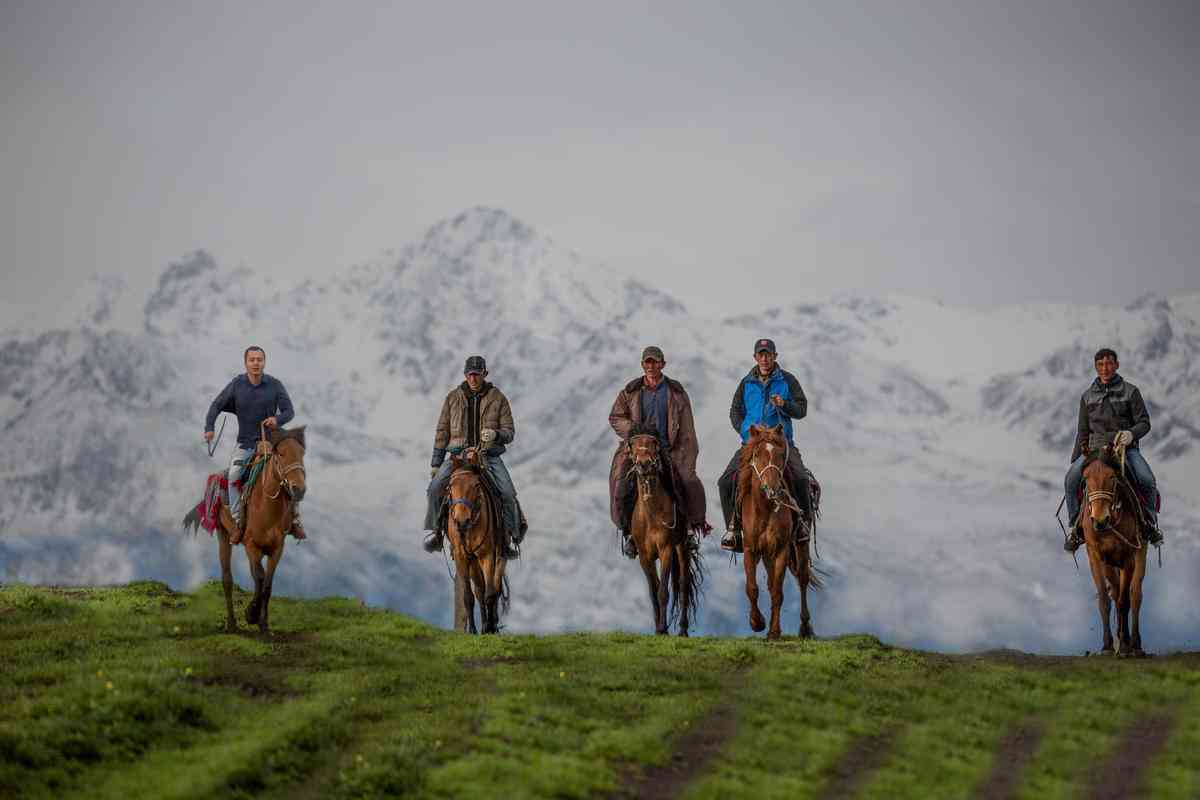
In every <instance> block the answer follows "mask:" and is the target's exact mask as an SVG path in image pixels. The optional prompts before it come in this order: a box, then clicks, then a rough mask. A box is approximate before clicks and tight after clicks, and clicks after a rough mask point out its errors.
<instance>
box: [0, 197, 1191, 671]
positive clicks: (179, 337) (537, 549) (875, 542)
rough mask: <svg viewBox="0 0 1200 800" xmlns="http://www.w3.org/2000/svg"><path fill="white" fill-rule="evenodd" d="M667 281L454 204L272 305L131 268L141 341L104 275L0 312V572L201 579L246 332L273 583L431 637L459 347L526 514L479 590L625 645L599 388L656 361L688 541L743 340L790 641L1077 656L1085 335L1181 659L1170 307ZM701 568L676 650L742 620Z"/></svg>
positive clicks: (1184, 624) (1183, 526) (1093, 636)
mask: <svg viewBox="0 0 1200 800" xmlns="http://www.w3.org/2000/svg"><path fill="white" fill-rule="evenodd" d="M670 290H671V287H655V286H651V285H649V284H648V283H645V282H639V281H635V280H631V279H626V278H622V277H619V276H617V275H615V274H613V273H612V272H611V271H609V270H607V269H606V268H604V267H603V266H602V265H598V264H594V263H590V262H588V261H587V260H586V259H585V258H584V257H582V256H579V255H577V254H576V253H574V252H572V251H570V250H568V249H565V248H563V247H561V246H559V245H557V244H556V243H555V242H553V241H552V240H550V239H548V238H547V237H545V236H542V235H539V234H538V233H537V232H536V231H534V230H533V229H532V228H530V227H529V226H527V225H525V224H523V223H522V222H520V221H518V220H515V219H513V218H512V217H511V216H509V215H508V214H506V213H504V212H503V211H499V210H495V209H484V208H477V209H473V210H470V211H467V212H464V213H463V214H460V215H458V216H457V217H454V218H453V219H449V220H446V221H443V222H440V223H438V224H437V225H435V226H433V227H432V228H430V229H429V231H428V232H427V233H426V235H425V236H424V237H423V238H422V239H421V241H419V242H416V243H414V244H412V245H411V246H409V247H407V248H405V249H404V250H403V251H402V252H401V253H400V254H399V256H398V257H397V258H395V259H394V260H392V261H390V262H386V263H385V262H377V263H367V264H363V265H359V266H356V267H354V268H351V269H347V270H345V271H342V272H338V273H335V274H331V275H330V276H329V277H328V279H326V280H323V281H305V282H301V283H297V284H294V285H280V284H276V283H272V282H270V281H267V280H264V279H263V278H261V277H259V276H257V275H256V274H255V273H254V272H252V271H251V270H248V269H226V268H222V267H221V265H219V264H217V263H215V261H214V260H213V259H212V258H211V257H210V256H209V255H208V254H206V253H204V252H198V253H194V254H192V255H190V256H188V257H187V258H185V259H182V260H181V261H179V262H177V263H174V264H171V265H170V266H168V267H167V268H166V269H165V270H164V271H163V273H162V275H161V277H160V280H159V283H158V286H157V287H156V288H155V289H154V291H153V292H151V293H150V295H149V296H148V297H147V299H146V301H145V305H144V326H143V330H142V331H141V332H135V333H130V332H127V331H125V332H123V331H120V330H117V329H115V328H112V327H110V326H109V320H110V317H111V314H110V313H109V312H108V311H107V310H106V309H110V308H111V307H112V306H113V304H114V303H115V302H116V300H117V297H118V296H119V294H120V292H121V291H122V285H121V284H120V282H119V281H116V280H114V279H112V278H103V279H101V280H100V281H99V282H98V283H96V284H95V285H94V287H93V291H92V292H91V296H90V297H88V298H84V302H75V303H73V304H72V305H71V308H72V309H80V310H70V311H69V312H68V311H67V310H66V309H64V311H63V314H62V316H61V317H56V320H55V321H54V322H53V323H51V324H41V325H39V324H37V321H36V320H29V319H23V320H21V319H6V320H5V321H4V323H3V324H0V331H3V332H4V333H2V334H0V429H2V430H3V432H4V442H5V445H6V446H5V447H4V448H3V450H2V451H0V575H2V576H3V577H4V578H5V579H8V580H26V581H56V582H102V581H114V580H126V579H131V578H134V577H157V578H163V579H167V580H169V581H171V582H172V583H174V584H177V585H190V584H193V583H195V582H197V581H200V580H203V579H204V578H206V577H209V576H213V575H215V574H216V571H217V567H216V558H215V546H214V545H213V544H212V543H211V542H210V541H209V540H207V538H202V539H191V538H187V537H183V536H181V535H179V534H178V527H177V524H178V520H179V518H180V517H181V516H182V514H183V512H184V511H185V510H186V508H187V507H188V506H189V505H191V504H193V503H194V502H195V501H196V499H197V496H198V493H199V490H200V488H201V484H202V481H203V477H204V474H205V473H206V471H208V470H209V469H211V468H215V467H216V466H218V464H219V462H216V461H209V460H208V459H207V458H206V456H205V454H204V450H203V448H202V444H201V438H200V433H201V430H202V423H203V418H204V413H205V411H206V410H207V407H208V404H209V402H210V401H211V399H212V397H213V396H214V395H215V394H216V393H217V392H218V391H219V390H220V388H221V386H223V385H224V383H225V382H226V381H228V380H229V378H230V377H232V376H233V375H234V374H236V373H237V372H239V371H240V367H241V363H240V362H241V354H242V350H243V349H244V348H245V347H246V346H247V345H248V344H251V343H254V344H259V345H261V346H263V347H264V348H265V349H266V351H267V354H268V361H267V370H268V372H270V373H272V374H274V375H276V376H277V377H279V378H281V379H282V380H283V381H284V382H285V383H286V384H287V386H288V388H289V391H290V392H291V394H292V397H293V399H294V400H295V402H296V406H297V410H298V414H297V419H296V423H295V424H303V423H308V424H309V426H310V428H309V430H310V435H309V453H308V462H309V485H310V490H309V495H308V498H307V499H306V501H305V506H306V513H307V518H308V525H309V528H310V530H311V531H312V533H313V536H312V538H311V539H310V541H308V542H305V543H303V544H301V545H298V546H294V547H290V548H289V550H288V554H287V557H286V558H285V562H284V566H283V567H282V569H281V571H280V575H279V578H278V580H279V586H278V590H279V591H280V592H284V593H298V594H323V593H342V594H354V595H357V596H359V597H362V598H364V599H365V600H366V601H367V602H369V603H376V604H385V605H388V606H391V607H394V608H398V609H401V610H404V611H408V612H412V613H417V614H419V615H422V616H424V617H426V618H429V619H431V620H433V621H435V622H439V623H442V624H445V623H447V622H448V621H449V617H450V610H449V583H448V578H447V575H446V567H445V564H444V563H443V561H442V560H441V559H439V558H431V557H428V556H426V555H425V554H424V553H423V552H421V550H420V549H419V541H420V531H419V527H420V525H419V523H420V519H421V514H422V509H423V503H424V489H425V483H426V480H427V477H428V463H429V454H430V446H431V443H432V431H433V425H434V422H435V420H436V416H437V413H438V411H439V409H440V404H441V400H442V398H443V397H444V396H445V393H446V392H447V391H448V390H449V389H450V388H451V387H452V386H454V385H455V384H457V382H458V381H460V380H461V369H462V362H463V359H464V358H465V357H466V356H467V355H469V354H472V353H482V354H484V355H485V356H486V357H487V358H488V363H489V366H490V368H491V372H492V375H491V377H492V379H493V380H494V381H495V382H496V383H497V385H499V386H500V387H501V388H503V389H504V391H505V392H506V394H508V396H509V397H510V399H511V400H512V403H513V407H514V412H515V414H516V421H517V437H516V441H515V442H514V444H513V446H512V447H511V449H510V453H509V455H508V456H507V457H506V460H507V462H508V463H509V465H510V468H511V469H512V471H513V474H514V478H515V480H516V482H517V485H518V488H519V489H520V491H521V496H522V501H523V503H524V504H525V507H526V512H527V514H528V516H529V518H530V521H531V533H530V535H529V539H528V544H527V546H526V548H525V558H523V559H522V561H521V562H520V563H519V564H518V565H516V566H514V568H513V569H512V570H511V573H510V575H511V578H512V583H513V587H514V592H513V594H514V603H513V611H512V614H511V616H510V618H509V625H510V627H511V628H512V629H516V630H534V631H547V630H563V629H580V628H613V627H619V628H629V629H634V630H644V629H647V628H648V625H647V621H648V611H647V609H646V608H645V601H644V595H645V590H644V586H643V584H642V578H641V576H640V571H639V570H638V569H637V568H636V567H635V566H634V565H633V564H631V563H630V562H627V561H625V560H624V559H623V558H621V557H620V556H619V554H618V553H617V550H616V545H615V536H614V532H613V531H612V529H611V525H610V524H609V522H608V515H607V482H606V479H607V469H608V463H609V459H610V457H611V455H612V451H613V448H614V447H615V445H616V438H615V436H614V435H613V434H612V432H611V430H610V429H609V427H608V424H607V416H608V410H609V407H610V405H611V403H612V400H613V397H614V395H615V393H616V392H617V390H618V389H619V388H620V387H621V386H623V385H624V384H625V383H626V382H627V381H628V380H630V379H631V378H633V377H635V376H636V375H638V374H639V372H640V370H639V367H638V363H637V362H638V357H639V355H640V352H641V348H642V347H643V346H644V345H646V344H651V343H653V344H658V345H660V346H661V347H662V348H663V349H664V350H665V351H666V354H667V359H668V365H667V370H666V371H667V373H668V374H669V375H671V376H672V377H674V378H677V379H679V380H681V381H682V382H683V383H684V384H685V385H686V386H687V387H688V390H689V392H690V394H691V396H692V401H693V404H694V406H695V408H696V413H697V427H698V430H699V434H700V440H701V447H702V450H701V458H700V465H699V469H700V474H701V477H702V478H703V479H704V480H705V484H706V486H707V487H708V489H709V509H710V512H709V516H710V520H711V521H712V522H713V523H714V524H717V523H718V521H719V518H720V511H719V504H718V501H717V495H716V486H715V482H716V478H717V476H718V474H719V472H720V470H721V469H722V468H723V467H724V465H725V463H726V462H727V461H728V459H729V457H730V455H731V454H732V452H733V449H734V448H735V447H736V445H737V438H736V434H735V433H734V432H733V431H732V429H731V428H730V426H729V423H728V417H727V412H728V403H729V400H730V397H731V395H732V393H733V390H734V387H735V386H736V384H737V381H738V380H739V379H740V378H741V376H742V375H744V374H745V372H746V370H747V369H749V367H750V366H751V363H752V359H751V356H750V352H749V351H750V349H751V347H752V343H753V342H754V341H755V339H757V338H759V337H761V336H771V337H772V338H774V339H775V340H776V341H777V343H778V344H779V347H780V351H781V357H780V361H781V363H782V364H783V365H784V366H785V367H786V368H787V369H789V370H791V371H793V372H795V373H796V375H797V376H798V377H799V379H800V381H801V383H802V384H803V385H804V388H805V390H806V392H807V393H808V395H809V398H810V416H809V418H808V419H806V420H804V421H803V422H801V423H800V424H799V425H798V427H797V430H798V437H799V442H800V446H801V449H802V450H803V451H804V452H805V457H806V460H807V461H808V462H809V464H810V466H811V467H813V469H814V470H815V471H816V472H817V475H818V477H819V478H820V479H821V481H822V483H823V485H824V488H825V516H824V519H823V524H822V527H821V529H820V533H821V536H820V540H819V546H820V551H821V554H822V556H823V557H824V558H823V561H822V564H823V566H824V568H825V569H826V570H827V571H828V572H829V573H830V580H829V582H828V583H829V586H828V589H827V590H826V591H825V592H823V593H821V595H820V596H818V598H817V599H816V600H815V601H814V607H815V613H816V623H817V626H818V632H819V633H822V634H834V633H839V632H848V631H860V630H869V631H873V632H877V633H879V634H880V635H882V636H884V637H886V638H888V639H890V640H893V641H897V642H901V643H907V644H919V645H928V646H938V647H946V648H954V649H968V648H978V647H992V646H1015V647H1023V648H1026V649H1038V650H1044V651H1068V650H1074V649H1083V648H1085V647H1092V646H1094V645H1095V641H1096V640H1097V639H1098V634H1097V633H1096V627H1097V626H1096V621H1095V618H1094V612H1093V609H1094V604H1093V603H1092V602H1091V592H1092V590H1091V587H1090V579H1089V578H1088V576H1087V574H1086V570H1084V571H1080V572H1076V570H1075V569H1074V566H1073V564H1072V562H1071V559H1070V558H1069V557H1068V556H1065V555H1064V554H1063V553H1062V551H1061V549H1060V543H1061V535H1060V533H1059V531H1058V526H1057V525H1056V524H1055V523H1054V521H1053V512H1054V507H1055V506H1056V504H1057V501H1058V498H1059V496H1060V494H1061V488H1060V487H1061V478H1062V473H1063V471H1064V470H1065V467H1066V463H1065V462H1066V459H1067V456H1068V454H1069V449H1070V438H1071V436H1072V434H1073V431H1074V424H1075V414H1076V411H1077V403H1078V397H1079V394H1080V392H1081V391H1082V390H1083V389H1084V388H1085V387H1086V385H1087V383H1088V382H1089V381H1090V380H1091V375H1092V373H1091V364H1090V361H1091V354H1092V353H1093V352H1094V351H1095V349H1096V348H1097V347H1099V346H1101V345H1108V346H1112V347H1114V348H1116V349H1117V350H1118V351H1119V352H1120V353H1121V355H1122V359H1123V368H1122V372H1123V374H1125V375H1126V377H1127V378H1128V379H1129V380H1131V381H1133V382H1134V383H1137V384H1138V385H1139V386H1141V387H1142V390H1143V393H1144V394H1145V395H1146V397H1147V400H1148V402H1149V404H1150V407H1151V411H1152V415H1153V422H1154V430H1153V431H1152V433H1151V435H1150V437H1149V438H1148V439H1147V441H1146V443H1145V449H1146V452H1147V455H1148V457H1149V458H1150V461H1151V464H1152V466H1153V467H1154V468H1155V470H1156V472H1157V474H1158V476H1159V480H1160V484H1161V485H1162V488H1163V490H1164V493H1165V503H1166V511H1165V516H1164V527H1165V529H1166V531H1167V535H1168V538H1169V544H1168V548H1167V549H1166V550H1165V551H1164V568H1163V569H1162V570H1159V569H1157V568H1155V569H1154V570H1153V571H1152V572H1151V573H1150V575H1149V578H1148V580H1147V600H1146V613H1145V618H1146V621H1145V625H1144V630H1145V631H1146V632H1147V639H1148V641H1149V642H1150V643H1151V644H1152V646H1154V647H1158V648H1160V649H1161V648H1171V647H1184V646H1189V647H1190V646H1194V644H1195V642H1194V634H1195V631H1196V630H1197V627H1198V623H1200V617H1198V612H1197V611H1196V610H1195V609H1196V608H1197V607H1198V604H1197V602H1196V600H1197V599H1198V598H1197V594H1198V591H1197V588H1196V583H1197V582H1196V580H1195V576H1196V575H1197V574H1200V570H1198V569H1197V567H1200V548H1198V547H1197V543H1198V541H1200V540H1198V539H1197V536H1196V528H1197V522H1198V521H1200V504H1197V503H1196V502H1195V501H1194V500H1192V499H1191V498H1190V497H1188V496H1187V493H1188V492H1189V491H1190V490H1191V487H1192V486H1193V485H1194V482H1193V481H1191V480H1190V478H1191V476H1192V475H1194V474H1195V469H1196V467H1197V466H1200V451H1198V450H1197V449H1196V448H1195V447H1194V446H1193V445H1194V443H1195V441H1196V435H1197V432H1198V430H1200V393H1198V392H1197V389H1198V388H1200V366H1197V363H1198V360H1197V356H1198V355H1200V295H1191V296H1184V297H1175V298H1146V299H1144V300H1141V301H1139V302H1137V303H1135V304H1133V305H1131V306H1128V307H1126V308H1100V307H1069V306H1050V305H1043V306H1024V307H1008V308H1001V309H996V310H991V311H978V310H973V309H965V308H953V307H948V306H943V305H940V304H937V303H934V302H929V301H925V300H917V299H912V298H904V297H892V298H873V297H868V296H863V295H851V294H847V295H841V296H836V297H833V298H829V299H824V300H821V301H813V300H811V299H808V298H805V300H804V301H803V302H801V301H797V300H793V299H789V295H790V296H791V297H794V298H798V297H801V296H803V294H804V287H802V286H795V287H786V286H785V287H781V291H780V292H779V294H778V295H776V296H773V297H770V298H764V301H763V303H762V309H761V310H760V311H758V312H756V313H754V314H751V315H741V316H736V317H732V318H729V319H723V320H722V319H704V318H700V317H697V316H695V315H692V314H689V313H688V312H687V310H686V309H685V308H684V306H683V305H682V304H681V303H680V302H678V301H677V300H676V299H675V298H673V297H672V295H671V292H670ZM235 426H236V423H234V424H233V425H231V426H230V428H229V429H228V430H226V432H225V438H224V440H223V443H222V446H221V448H220V451H219V452H218V459H223V458H226V457H227V455H228V452H229V447H230V445H231V443H232V440H233V436H232V433H233V430H234V427H235ZM718 527H719V526H718ZM706 553H707V555H708V564H709V571H710V576H711V577H710V581H709V589H708V593H707V596H706V602H705V605H704V609H703V610H702V616H701V624H700V629H701V631H702V632H709V633H731V632H745V631H747V628H746V626H745V622H744V619H745V600H744V599H743V595H742V589H741V583H740V575H741V571H740V567H739V568H736V569H735V568H733V567H730V566H728V565H727V564H726V560H727V559H725V558H724V557H723V556H722V555H721V554H720V552H719V551H718V550H717V548H716V543H715V540H714V541H713V542H710V543H708V544H706ZM239 569H242V570H243V571H242V578H241V580H242V581H243V583H245V582H246V578H245V572H244V568H243V567H241V566H239ZM793 599H794V598H793ZM789 608H791V607H790V606H789ZM791 610H792V611H793V612H794V609H791ZM795 622H796V620H795V613H791V614H790V615H789V616H788V617H787V620H785V623H786V624H787V625H789V626H791V625H793V624H794V623H795Z"/></svg>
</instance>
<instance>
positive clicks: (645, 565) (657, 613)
mask: <svg viewBox="0 0 1200 800" xmlns="http://www.w3.org/2000/svg"><path fill="white" fill-rule="evenodd" d="M638 561H639V562H640V563H641V565H642V572H643V573H645V575H646V588H647V589H649V590H650V608H651V609H653V610H654V630H656V631H658V630H660V629H661V628H662V626H663V609H662V608H660V607H659V604H658V573H657V572H655V571H654V562H653V561H651V560H650V557H649V555H645V554H643V552H642V550H641V548H638Z"/></svg>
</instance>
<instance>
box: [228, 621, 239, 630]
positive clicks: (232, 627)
mask: <svg viewBox="0 0 1200 800" xmlns="http://www.w3.org/2000/svg"><path fill="white" fill-rule="evenodd" d="M225 632H226V633H237V632H238V626H237V623H236V622H234V621H233V620H229V622H226V623H225Z"/></svg>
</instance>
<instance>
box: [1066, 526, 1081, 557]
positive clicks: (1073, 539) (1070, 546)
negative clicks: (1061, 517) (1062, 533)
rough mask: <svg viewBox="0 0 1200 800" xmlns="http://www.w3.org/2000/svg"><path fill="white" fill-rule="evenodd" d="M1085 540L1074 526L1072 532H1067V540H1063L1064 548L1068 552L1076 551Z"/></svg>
mask: <svg viewBox="0 0 1200 800" xmlns="http://www.w3.org/2000/svg"><path fill="white" fill-rule="evenodd" d="M1084 542H1085V540H1084V538H1083V537H1082V536H1080V535H1079V533H1078V532H1077V531H1076V530H1075V529H1074V528H1072V529H1071V532H1070V533H1068V534H1067V539H1066V541H1065V542H1063V550H1066V551H1067V552H1068V553H1074V552H1075V551H1076V550H1078V549H1079V548H1080V547H1082V546H1083V544H1084Z"/></svg>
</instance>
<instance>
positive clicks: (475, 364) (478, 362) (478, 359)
mask: <svg viewBox="0 0 1200 800" xmlns="http://www.w3.org/2000/svg"><path fill="white" fill-rule="evenodd" d="M468 372H479V373H483V372H487V362H486V361H484V360H483V356H471V357H470V358H468V359H467V363H466V364H465V365H464V366H463V375H466V374H467V373H468Z"/></svg>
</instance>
